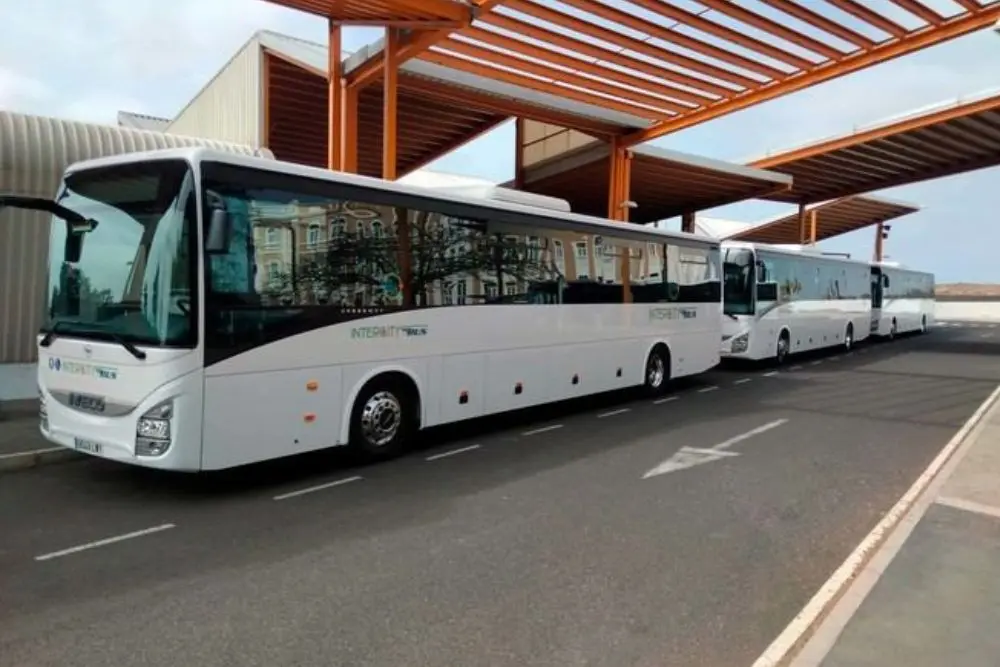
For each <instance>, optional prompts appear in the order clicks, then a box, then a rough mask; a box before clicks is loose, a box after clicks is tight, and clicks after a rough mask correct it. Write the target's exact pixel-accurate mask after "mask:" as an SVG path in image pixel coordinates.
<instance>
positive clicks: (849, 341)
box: [844, 322, 854, 352]
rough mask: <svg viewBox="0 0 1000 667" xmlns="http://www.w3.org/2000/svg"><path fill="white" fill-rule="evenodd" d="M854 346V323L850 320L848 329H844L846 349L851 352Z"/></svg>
mask: <svg viewBox="0 0 1000 667" xmlns="http://www.w3.org/2000/svg"><path fill="white" fill-rule="evenodd" d="M852 347H854V324H853V323H851V322H848V323H847V330H846V331H844V351H846V352H850V351H851V348H852Z"/></svg>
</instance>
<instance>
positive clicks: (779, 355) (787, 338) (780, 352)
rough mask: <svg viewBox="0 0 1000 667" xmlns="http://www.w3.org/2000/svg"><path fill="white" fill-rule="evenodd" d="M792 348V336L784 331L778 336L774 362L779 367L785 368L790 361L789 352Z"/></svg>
mask: <svg viewBox="0 0 1000 667" xmlns="http://www.w3.org/2000/svg"><path fill="white" fill-rule="evenodd" d="M791 347H792V337H791V335H789V333H788V332H787V331H782V332H781V334H780V335H779V336H778V345H777V347H776V348H775V350H774V361H775V363H776V364H777V365H778V366H783V365H784V364H785V362H786V361H788V352H789V350H790V349H791Z"/></svg>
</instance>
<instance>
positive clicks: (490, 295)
mask: <svg viewBox="0 0 1000 667" xmlns="http://www.w3.org/2000/svg"><path fill="white" fill-rule="evenodd" d="M486 298H487V299H495V298H497V284H496V283H492V282H490V283H486Z"/></svg>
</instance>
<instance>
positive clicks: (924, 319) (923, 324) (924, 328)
mask: <svg viewBox="0 0 1000 667" xmlns="http://www.w3.org/2000/svg"><path fill="white" fill-rule="evenodd" d="M920 333H922V334H923V333H927V316H926V315H924V316H923V317H921V318H920Z"/></svg>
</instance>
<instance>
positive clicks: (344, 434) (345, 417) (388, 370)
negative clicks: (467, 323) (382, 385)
mask: <svg viewBox="0 0 1000 667" xmlns="http://www.w3.org/2000/svg"><path fill="white" fill-rule="evenodd" d="M392 378H398V379H400V380H402V381H403V382H407V383H408V384H409V385H410V387H411V388H412V390H413V394H414V396H413V398H414V399H415V400H416V401H417V410H416V412H417V419H418V422H419V423H418V424H417V428H418V429H420V428H421V426H422V425H423V424H424V423H426V421H427V415H426V410H427V406H426V402H425V401H424V396H425V395H426V393H425V387H424V385H423V383H422V382H421V381H420V379H419V377H418V376H417V374H416V373H414V372H413V371H412V370H411V369H409V368H407V367H405V366H400V365H397V364H389V365H385V366H378V367H376V368H372V369H370V370H368V371H367V372H366V373H365V374H364V375H362V376H361V377H360V378H358V380H357V381H356V382H355V383H354V386H353V387H351V390H350V392H349V393H348V394H347V395H346V396H345V397H344V405H343V407H342V412H341V418H340V436H339V438H338V440H337V442H339V443H340V444H347V443H348V442H349V440H350V437H351V416H352V415H353V414H354V404H355V402H356V401H357V400H358V396H359V395H360V394H361V392H362V391H363V390H364V389H365V388H366V387H368V386H369V385H370V384H372V383H373V382H376V381H378V380H382V379H392Z"/></svg>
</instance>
